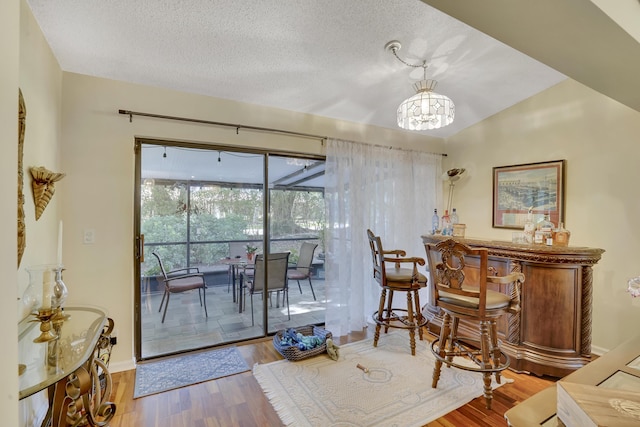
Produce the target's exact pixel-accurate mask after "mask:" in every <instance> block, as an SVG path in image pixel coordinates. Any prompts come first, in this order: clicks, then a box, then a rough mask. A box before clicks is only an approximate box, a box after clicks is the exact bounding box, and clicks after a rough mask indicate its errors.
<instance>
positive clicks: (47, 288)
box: [42, 269, 53, 309]
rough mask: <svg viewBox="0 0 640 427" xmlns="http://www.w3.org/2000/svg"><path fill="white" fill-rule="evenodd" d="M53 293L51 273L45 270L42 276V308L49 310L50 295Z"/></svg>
mask: <svg viewBox="0 0 640 427" xmlns="http://www.w3.org/2000/svg"><path fill="white" fill-rule="evenodd" d="M52 292H53V271H51V270H49V269H46V270H44V274H43V275H42V308H44V309H48V308H51V293H52Z"/></svg>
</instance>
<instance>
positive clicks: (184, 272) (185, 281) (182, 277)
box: [153, 252, 209, 323]
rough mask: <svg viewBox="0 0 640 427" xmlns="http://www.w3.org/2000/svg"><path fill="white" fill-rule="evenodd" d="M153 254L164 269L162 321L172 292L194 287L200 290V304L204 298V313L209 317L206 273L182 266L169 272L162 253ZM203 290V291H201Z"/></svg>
mask: <svg viewBox="0 0 640 427" xmlns="http://www.w3.org/2000/svg"><path fill="white" fill-rule="evenodd" d="M153 255H154V256H155V257H156V259H157V260H158V263H159V264H160V270H161V271H162V280H163V281H164V294H163V295H162V301H160V308H159V309H158V312H160V310H162V305H163V304H164V312H163V313H162V323H164V318H165V316H166V315H167V307H169V297H170V296H171V294H175V293H179V292H185V291H190V290H192V289H197V290H198V297H200V306H201V307H202V305H203V304H202V302H203V300H204V314H205V316H206V317H209V314H208V313H207V297H206V294H205V291H206V289H207V285H206V283H205V281H204V274H203V273H200V271H199V270H198V269H197V268H195V267H192V268H180V269H176V270H171V271H169V272H167V271H166V270H165V268H164V264H163V263H162V259H161V258H160V255H158V254H157V253H155V252H153ZM201 290H202V293H200V291H201ZM165 297H166V298H167V302H166V304H165V301H164V299H165Z"/></svg>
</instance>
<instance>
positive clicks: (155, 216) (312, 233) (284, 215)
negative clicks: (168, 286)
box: [141, 181, 324, 275]
mask: <svg viewBox="0 0 640 427" xmlns="http://www.w3.org/2000/svg"><path fill="white" fill-rule="evenodd" d="M187 185H188V183H187V182H179V181H178V182H162V183H158V184H155V183H152V182H150V183H149V184H144V185H142V187H141V198H142V207H141V221H142V224H141V231H142V233H143V234H144V236H145V243H146V244H147V245H146V247H145V253H146V254H148V256H147V261H146V262H145V263H144V265H143V266H142V269H143V270H142V271H143V274H145V275H157V274H160V269H159V267H158V265H157V264H158V263H157V261H156V260H155V257H153V256H152V255H151V252H153V251H156V252H157V253H158V254H159V255H160V256H161V257H162V260H163V263H164V266H165V268H166V269H167V271H169V270H172V269H177V268H184V267H187V242H189V251H190V254H189V257H188V259H189V264H190V266H208V265H214V264H217V263H218V262H219V260H221V259H222V258H224V257H226V256H227V255H228V251H229V244H228V243H227V242H229V241H234V240H258V239H261V238H262V224H263V217H262V213H263V210H262V204H263V195H262V191H261V190H258V189H250V188H226V187H219V186H213V185H210V186H206V185H198V186H196V185H193V186H192V187H191V189H190V191H187ZM188 194H190V196H191V200H187V195H188ZM270 200H271V218H272V220H271V231H270V233H271V237H272V238H287V237H295V238H298V237H309V238H310V239H316V238H317V236H318V235H321V230H322V229H323V227H324V198H323V194H322V193H321V192H306V191H283V190H272V191H271V193H270ZM187 221H189V224H187ZM188 233H189V235H187V234H188ZM205 242H222V243H205ZM278 243H281V242H278ZM298 245H299V242H295V243H294V245H292V244H291V242H288V243H287V242H282V246H286V248H275V247H273V248H272V250H276V249H278V250H281V249H284V250H292V256H291V257H290V261H291V262H295V260H296V259H297V246H298ZM251 246H253V245H251ZM276 246H280V245H276ZM290 246H295V247H296V249H293V248H290ZM253 247H255V246H253Z"/></svg>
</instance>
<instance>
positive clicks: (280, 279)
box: [242, 252, 291, 326]
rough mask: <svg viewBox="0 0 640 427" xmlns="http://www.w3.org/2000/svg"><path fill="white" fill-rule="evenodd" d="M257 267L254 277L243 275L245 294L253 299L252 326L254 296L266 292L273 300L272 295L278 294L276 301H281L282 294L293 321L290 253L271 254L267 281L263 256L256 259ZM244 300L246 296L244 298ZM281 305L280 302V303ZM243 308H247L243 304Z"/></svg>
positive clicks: (268, 259)
mask: <svg viewBox="0 0 640 427" xmlns="http://www.w3.org/2000/svg"><path fill="white" fill-rule="evenodd" d="M255 261H256V262H255V265H254V269H253V270H254V271H253V275H251V276H249V275H246V274H245V273H242V274H243V282H244V286H245V291H246V292H245V293H244V295H245V296H246V294H247V293H248V294H249V296H250V299H251V326H253V325H254V318H253V295H254V294H263V293H264V292H265V288H266V292H267V294H268V296H269V298H271V294H272V293H273V292H276V301H280V292H282V301H283V304H284V303H285V301H286V304H287V316H288V318H289V320H291V312H290V311H289V286H288V281H287V266H288V264H289V252H282V253H273V254H269V256H268V258H267V261H266V264H267V266H266V274H267V275H266V279H267V280H265V260H264V255H263V254H258V255H256V257H255ZM243 298H244V296H243ZM278 305H279V302H278ZM243 306H246V305H245V304H243Z"/></svg>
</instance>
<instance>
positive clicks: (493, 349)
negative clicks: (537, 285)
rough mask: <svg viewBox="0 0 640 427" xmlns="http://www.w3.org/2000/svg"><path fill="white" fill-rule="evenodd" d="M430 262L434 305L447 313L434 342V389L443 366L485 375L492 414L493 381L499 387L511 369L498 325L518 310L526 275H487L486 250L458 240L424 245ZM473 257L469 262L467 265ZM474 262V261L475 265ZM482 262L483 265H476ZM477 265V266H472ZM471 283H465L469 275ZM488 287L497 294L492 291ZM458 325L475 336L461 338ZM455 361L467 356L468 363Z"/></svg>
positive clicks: (486, 396)
mask: <svg viewBox="0 0 640 427" xmlns="http://www.w3.org/2000/svg"><path fill="white" fill-rule="evenodd" d="M425 249H426V252H427V260H428V262H429V271H430V272H431V281H432V286H433V291H434V294H435V301H434V303H435V305H436V307H438V308H439V309H440V310H441V311H442V312H443V313H444V316H443V321H442V326H441V328H440V337H439V338H436V339H435V340H434V341H433V342H432V343H431V352H432V353H433V355H434V357H435V358H436V362H435V367H434V368H433V381H432V384H431V386H432V387H433V388H436V387H437V385H438V380H439V379H440V370H441V368H442V364H443V363H444V364H446V365H447V366H449V367H454V368H459V369H464V370H467V371H474V372H481V373H482V374H483V381H484V398H485V404H486V407H487V409H491V401H492V399H493V390H492V387H491V380H492V376H495V378H496V382H497V383H498V384H500V381H501V372H502V371H503V370H505V369H506V368H508V367H509V363H510V360H509V356H508V355H507V354H506V353H505V352H504V351H502V350H501V348H500V343H499V340H498V332H497V326H496V322H497V320H498V319H499V318H500V317H501V316H503V315H506V314H509V313H511V314H517V313H518V312H519V311H520V289H521V286H522V283H524V275H523V274H522V273H519V272H512V273H510V274H507V275H505V276H493V275H489V274H490V272H492V271H493V270H495V269H493V268H492V267H489V266H488V252H489V251H488V249H486V248H477V249H472V248H470V247H469V246H467V245H465V244H463V243H461V242H458V241H456V240H454V239H447V240H443V241H441V242H439V243H437V244H432V243H426V244H425ZM465 256H469V261H470V262H469V263H468V264H466V263H465ZM471 260H473V261H471ZM476 260H479V265H476V264H475V263H476V262H477V261H476ZM472 264H473V265H472ZM465 267H466V268H467V269H466V273H467V274H468V275H469V279H470V280H469V281H468V282H465V271H463V269H465ZM469 282H470V283H469ZM489 286H491V288H493V289H489ZM460 320H463V321H469V322H470V323H471V324H472V325H477V328H478V329H477V330H476V332H475V333H473V332H471V333H469V332H468V331H469V330H471V331H473V329H469V328H467V329H466V331H467V333H466V334H463V333H460V334H459V333H458V326H459V324H460ZM456 357H464V358H465V359H464V360H465V361H471V362H473V363H471V364H465V363H464V362H462V361H461V360H456Z"/></svg>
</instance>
